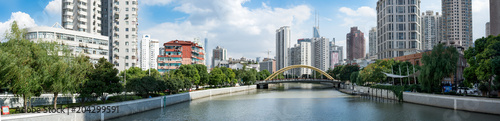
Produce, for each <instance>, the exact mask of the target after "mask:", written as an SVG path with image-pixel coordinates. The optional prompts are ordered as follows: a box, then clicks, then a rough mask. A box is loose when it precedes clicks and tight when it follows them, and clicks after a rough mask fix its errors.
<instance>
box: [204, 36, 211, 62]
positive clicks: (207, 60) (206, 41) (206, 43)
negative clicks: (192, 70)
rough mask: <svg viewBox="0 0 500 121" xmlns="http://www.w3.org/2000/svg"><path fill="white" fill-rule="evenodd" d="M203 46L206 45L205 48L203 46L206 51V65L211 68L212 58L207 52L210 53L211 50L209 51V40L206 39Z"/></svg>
mask: <svg viewBox="0 0 500 121" xmlns="http://www.w3.org/2000/svg"><path fill="white" fill-rule="evenodd" d="M203 44H205V46H203V48H205V49H204V50H205V52H204V53H205V59H206V60H205V65H206V66H207V67H208V68H210V65H209V64H210V62H209V59H210V57H209V53H208V52H207V51H209V49H208V39H207V38H205V42H203Z"/></svg>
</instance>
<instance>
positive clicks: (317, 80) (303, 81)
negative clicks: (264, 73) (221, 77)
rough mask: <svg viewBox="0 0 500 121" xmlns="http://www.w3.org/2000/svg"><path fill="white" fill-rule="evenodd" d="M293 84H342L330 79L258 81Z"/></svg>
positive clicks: (258, 82)
mask: <svg viewBox="0 0 500 121" xmlns="http://www.w3.org/2000/svg"><path fill="white" fill-rule="evenodd" d="M291 82H300V83H316V82H329V83H340V81H337V80H329V79H277V80H263V81H257V82H256V83H257V84H269V83H291Z"/></svg>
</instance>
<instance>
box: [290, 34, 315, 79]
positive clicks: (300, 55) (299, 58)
mask: <svg viewBox="0 0 500 121" xmlns="http://www.w3.org/2000/svg"><path fill="white" fill-rule="evenodd" d="M311 50H312V48H311V42H300V43H298V44H295V46H294V47H292V48H290V65H308V66H312V52H311ZM292 71H293V72H292V73H293V74H294V75H297V76H301V75H303V74H312V71H311V70H310V69H306V68H298V69H293V70H292Z"/></svg>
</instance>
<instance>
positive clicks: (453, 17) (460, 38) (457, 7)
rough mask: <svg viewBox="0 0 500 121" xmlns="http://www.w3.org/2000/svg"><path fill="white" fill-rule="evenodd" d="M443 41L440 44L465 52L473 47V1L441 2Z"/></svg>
mask: <svg viewBox="0 0 500 121" xmlns="http://www.w3.org/2000/svg"><path fill="white" fill-rule="evenodd" d="M441 5H442V12H443V18H442V19H443V22H442V23H441V25H442V29H441V30H442V31H443V35H442V36H443V39H442V40H441V41H440V43H443V44H446V45H447V46H453V47H456V48H457V49H458V50H459V51H464V50H465V49H467V48H468V47H470V46H471V45H472V0H441Z"/></svg>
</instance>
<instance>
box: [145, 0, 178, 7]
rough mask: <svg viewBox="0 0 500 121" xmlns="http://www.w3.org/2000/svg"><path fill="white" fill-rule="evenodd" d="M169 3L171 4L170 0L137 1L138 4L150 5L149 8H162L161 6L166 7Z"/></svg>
mask: <svg viewBox="0 0 500 121" xmlns="http://www.w3.org/2000/svg"><path fill="white" fill-rule="evenodd" d="M170 3H172V0H141V1H139V4H143V5H151V6H154V5H159V6H162V5H167V4H170Z"/></svg>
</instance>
